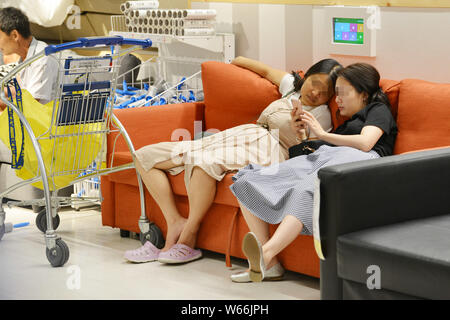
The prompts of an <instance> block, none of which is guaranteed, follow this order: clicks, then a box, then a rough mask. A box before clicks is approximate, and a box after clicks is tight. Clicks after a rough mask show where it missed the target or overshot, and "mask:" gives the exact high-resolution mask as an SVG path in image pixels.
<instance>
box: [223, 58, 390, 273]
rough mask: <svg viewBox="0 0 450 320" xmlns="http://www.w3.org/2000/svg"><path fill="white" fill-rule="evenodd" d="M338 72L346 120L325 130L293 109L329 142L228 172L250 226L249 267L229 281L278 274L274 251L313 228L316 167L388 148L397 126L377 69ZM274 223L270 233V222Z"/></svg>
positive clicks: (353, 68) (307, 114) (383, 152)
mask: <svg viewBox="0 0 450 320" xmlns="http://www.w3.org/2000/svg"><path fill="white" fill-rule="evenodd" d="M337 76H338V78H337V80H336V102H337V104H338V107H339V112H340V114H341V115H342V116H347V117H349V118H350V119H349V120H347V121H346V122H345V123H344V124H342V125H341V126H339V127H338V128H337V129H336V131H335V132H334V133H328V132H325V131H324V130H323V129H322V128H321V126H320V124H319V123H318V121H317V120H316V118H315V117H314V115H312V114H311V113H310V112H307V111H302V112H300V113H299V114H298V120H299V122H300V123H302V124H304V125H306V126H307V127H308V128H309V130H310V131H311V132H312V133H314V134H315V135H316V136H317V137H318V138H319V139H320V140H322V141H324V142H326V143H327V144H328V145H322V146H321V147H320V148H318V149H317V150H316V151H315V152H313V153H311V154H309V155H301V156H298V157H295V158H291V159H289V160H287V161H284V162H282V163H279V164H276V165H272V166H269V167H262V166H259V165H252V164H250V165H248V166H246V167H245V168H243V169H241V170H239V172H238V173H237V174H236V175H235V176H234V177H233V180H234V184H233V185H231V186H230V188H231V191H232V192H233V194H234V195H235V196H236V198H237V199H238V201H239V203H240V206H241V210H242V213H243V215H244V218H245V220H246V222H247V224H248V226H249V228H250V231H251V232H249V233H248V234H247V235H246V236H245V237H244V241H243V244H242V249H243V252H244V254H245V255H246V256H247V258H248V261H249V267H250V268H249V270H248V271H245V272H242V273H239V274H235V275H232V276H231V279H232V281H235V282H249V281H262V280H263V279H266V280H274V279H280V278H281V277H282V276H283V273H284V269H283V267H282V266H281V265H280V263H279V261H278V260H277V254H278V253H279V252H281V251H282V250H283V249H284V248H285V247H286V246H287V245H288V244H290V243H291V242H292V241H293V240H294V239H295V238H296V237H297V236H298V234H299V233H302V234H307V235H311V234H312V232H313V230H312V212H313V194H314V180H315V178H316V177H317V172H318V171H319V169H321V168H323V167H326V166H331V165H336V164H342V163H349V162H354V161H361V160H369V159H375V158H379V157H382V156H388V155H391V154H392V152H393V148H394V142H395V138H396V135H397V126H396V123H395V120H394V118H393V116H392V114H391V111H390V103H389V100H388V98H387V96H386V95H385V93H384V92H383V91H382V90H381V88H380V87H379V81H380V75H379V73H378V71H377V70H376V69H375V68H374V67H372V66H371V65H368V64H365V63H356V64H352V65H350V66H348V67H346V68H344V69H341V70H339V71H338V72H337ZM330 145H332V146H330ZM278 223H279V224H280V225H279V226H278V228H277V230H276V232H275V233H274V234H273V236H272V237H270V236H269V224H278Z"/></svg>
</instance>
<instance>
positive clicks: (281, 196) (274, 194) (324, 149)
mask: <svg viewBox="0 0 450 320" xmlns="http://www.w3.org/2000/svg"><path fill="white" fill-rule="evenodd" d="M379 157H380V156H379V155H378V153H376V152H375V151H373V150H372V151H370V152H363V151H360V150H358V149H355V148H351V147H330V146H326V145H324V146H321V147H320V148H319V149H318V150H317V151H316V152H313V153H311V154H309V155H305V156H299V157H295V158H292V159H289V160H287V161H284V162H281V163H277V164H274V165H271V166H269V167H262V166H260V165H254V164H249V165H248V166H246V167H245V168H243V169H241V170H239V171H238V172H237V173H236V174H235V175H234V177H233V181H234V183H233V184H232V185H231V186H230V189H231V192H233V194H234V195H235V196H236V198H237V199H238V200H239V202H240V203H241V204H242V205H243V206H244V207H245V208H247V209H248V210H249V211H250V212H251V213H252V214H254V215H255V216H257V217H258V218H260V219H261V220H263V221H265V222H267V223H270V224H278V223H280V222H281V221H282V220H283V218H284V217H285V216H286V215H293V216H295V217H296V218H297V219H299V220H300V221H301V222H302V223H303V226H304V227H303V230H302V234H307V235H311V234H312V232H313V228H312V215H313V196H314V181H315V179H316V177H317V172H318V171H319V169H321V168H323V167H326V166H332V165H336V164H342V163H349V162H355V161H362V160H369V159H376V158H379Z"/></svg>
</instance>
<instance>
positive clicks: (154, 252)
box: [124, 241, 161, 263]
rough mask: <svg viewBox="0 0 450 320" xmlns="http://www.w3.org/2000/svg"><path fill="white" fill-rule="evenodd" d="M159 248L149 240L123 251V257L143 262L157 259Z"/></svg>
mask: <svg viewBox="0 0 450 320" xmlns="http://www.w3.org/2000/svg"><path fill="white" fill-rule="evenodd" d="M160 251H161V250H160V249H158V248H157V247H155V246H154V245H153V243H151V242H150V241H147V242H145V244H144V245H143V246H142V247H140V248H138V249H135V250H128V251H126V252H125V255H124V258H125V259H127V260H128V261H131V262H134V263H145V262H151V261H156V260H158V257H159V253H160Z"/></svg>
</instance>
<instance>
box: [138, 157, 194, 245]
mask: <svg viewBox="0 0 450 320" xmlns="http://www.w3.org/2000/svg"><path fill="white" fill-rule="evenodd" d="M135 165H136V169H137V171H138V172H139V174H140V175H141V178H142V181H143V182H144V184H145V186H146V187H147V189H148V191H149V193H150V195H151V196H152V197H153V199H155V201H156V203H157V204H158V206H159V207H160V209H161V211H162V213H163V215H164V219H165V220H166V223H167V235H166V244H165V246H164V248H162V251H166V250H168V249H169V248H170V247H172V246H173V245H174V244H175V243H177V241H178V238H179V236H180V234H181V232H182V230H183V228H184V225H185V223H186V219H185V218H184V217H182V216H181V215H180V213H179V212H178V209H177V206H176V204H175V198H174V194H173V192H172V187H171V185H170V182H169V178H168V177H167V175H166V173H165V172H164V171H163V170H167V169H170V168H174V167H177V166H179V164H174V163H173V162H172V161H171V160H168V161H164V162H160V163H157V164H156V165H155V167H153V168H152V169H150V170H148V171H145V170H144V168H142V166H141V164H140V163H139V161H138V160H137V159H136V162H135Z"/></svg>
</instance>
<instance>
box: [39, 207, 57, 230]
mask: <svg viewBox="0 0 450 320" xmlns="http://www.w3.org/2000/svg"><path fill="white" fill-rule="evenodd" d="M59 222H60V219H59V215H58V214H57V215H56V217H54V218H53V230H56V229H58V226H59ZM36 226H37V227H38V229H39V230H41V231H42V232H43V233H45V232H46V231H47V211H46V210H45V207H44V209H42V210H41V212H39V213H38V215H37V217H36Z"/></svg>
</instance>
